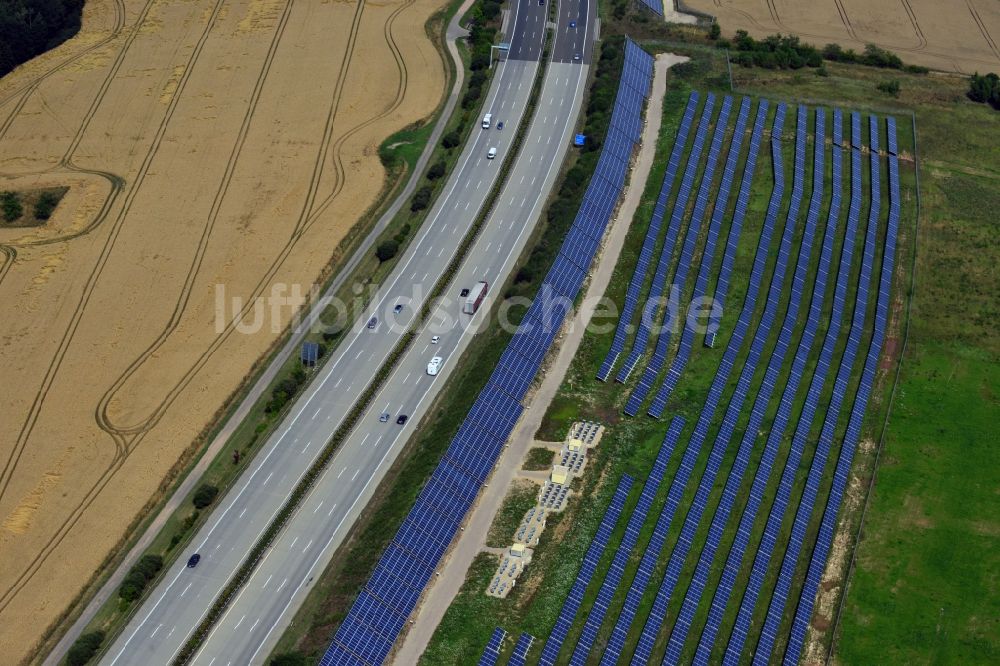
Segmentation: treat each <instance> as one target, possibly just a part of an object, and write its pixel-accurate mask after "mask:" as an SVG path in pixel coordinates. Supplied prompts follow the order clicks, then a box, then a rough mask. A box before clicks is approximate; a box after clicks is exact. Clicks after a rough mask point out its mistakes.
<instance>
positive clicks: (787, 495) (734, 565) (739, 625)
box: [698, 111, 862, 663]
mask: <svg viewBox="0 0 1000 666" xmlns="http://www.w3.org/2000/svg"><path fill="white" fill-rule="evenodd" d="M834 113H835V115H834V136H835V138H836V134H837V131H836V130H837V126H838V124H839V122H840V118H839V114H838V113H837V112H836V111H835V112H834ZM854 115H856V114H854ZM851 125H852V141H851V145H852V148H853V150H852V151H851V203H850V208H849V212H848V217H847V227H846V231H845V236H844V245H843V248H842V250H841V261H840V267H839V270H838V273H837V284H836V289H835V293H834V299H833V308H832V311H831V316H830V324H829V326H828V328H827V332H826V336H825V338H824V340H823V347H822V349H821V351H820V356H819V360H818V362H817V365H816V368H815V370H814V371H813V376H812V379H811V380H810V385H809V389H808V392H807V394H806V399H805V403H804V405H803V408H802V413H801V415H800V416H799V421H798V423H797V425H796V428H795V433H794V435H793V437H792V444H791V447H790V448H789V453H788V457H787V459H786V461H785V467H784V471H783V472H782V475H781V479H780V481H779V484H778V488H777V491H776V493H775V499H774V502H773V504H772V506H771V510H770V513H769V514H768V519H767V524H766V526H765V528H764V533H763V535H762V536H761V541H760V543H759V544H758V547H757V552H756V554H755V556H754V562H753V568H752V571H751V573H750V578H749V581H748V582H747V587H746V589H745V591H744V593H743V599H742V601H741V604H740V609H739V612H738V615H737V618H736V623H735V626H734V628H733V630H732V633H731V635H730V638H729V643H728V646H727V649H726V658H727V659H730V660H731V663H732V661H735V660H738V659H739V657H740V654H741V652H742V650H743V645H744V644H745V642H746V637H747V634H748V632H749V630H750V620H751V618H752V615H753V610H754V608H755V606H756V603H757V598H758V596H759V594H760V589H761V587H762V586H763V584H764V582H765V576H766V572H767V568H768V564H769V562H770V559H771V555H772V553H773V550H774V547H775V544H776V543H777V540H778V537H779V535H780V528H781V522H782V519H783V517H784V514H785V510H786V508H787V506H788V503H789V502H790V500H791V492H792V484H793V482H794V480H795V475H796V472H797V471H798V468H799V461H800V460H801V457H802V453H803V451H804V448H805V445H806V442H807V440H808V436H809V431H810V430H811V429H812V422H813V419H814V418H815V414H816V411H817V410H818V409H819V400H820V395H821V393H822V391H823V386H824V385H825V383H826V379H827V375H828V373H829V369H830V367H831V366H832V363H833V353H834V350H835V347H836V345H837V339H838V337H839V333H840V327H841V321H842V319H843V315H844V308H845V301H846V295H847V289H848V286H849V280H850V270H851V262H852V260H853V246H854V238H855V234H856V231H857V228H858V224H859V221H860V215H861V200H862V180H861V160H862V155H861V151H860V142H861V137H860V125H859V124H858V123H856V122H854V118H853V117H852V123H851ZM765 484H766V478H762V480H761V481H760V482H757V481H756V480H755V484H754V485H755V486H756V488H755V489H752V490H751V494H750V500H749V501H748V505H747V508H746V509H745V510H744V513H743V516H742V518H741V519H740V525H739V528H738V529H737V534H736V537H735V542H734V543H735V544H737V545H738V546H739V547H740V548H743V549H745V548H746V547H747V546H748V545H749V538H750V532H751V529H752V527H753V523H754V520H755V516H754V515H752V514H753V513H755V511H756V509H757V508H759V505H760V502H761V501H762V497H761V495H760V494H761V493H763V488H764V485H765ZM755 491H756V492H755ZM741 559H742V558H741V556H739V555H738V554H737V552H736V547H735V546H734V548H733V550H731V551H730V554H729V558H728V559H727V562H726V568H725V569H724V571H723V581H725V582H726V583H727V585H728V586H731V585H732V583H731V582H729V581H735V577H736V573H737V571H738V569H739V566H740V560H741ZM721 585H722V584H721V583H720V589H719V590H717V593H716V596H715V598H714V599H713V601H712V608H711V610H710V611H709V615H710V617H712V618H718V620H716V621H721V617H722V614H723V612H724V610H725V605H726V602H727V600H726V599H725V598H723V596H722V592H724V590H723V589H722V588H721ZM710 630H714V631H716V632H717V631H718V625H717V624H715V623H710V624H708V625H706V628H705V631H704V632H703V634H702V637H701V640H700V641H699V646H698V652H699V654H704V655H705V656H706V657H707V655H708V653H709V652H710V650H711V643H712V642H713V641H710V640H709V638H710V636H709V635H708V632H709V631H710Z"/></svg>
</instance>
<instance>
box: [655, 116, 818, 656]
mask: <svg viewBox="0 0 1000 666" xmlns="http://www.w3.org/2000/svg"><path fill="white" fill-rule="evenodd" d="M804 111H805V110H804V108H802V107H800V108H799V118H800V128H802V127H804V126H805V122H804V120H805V118H804ZM800 136H801V135H800ZM815 136H816V139H815V142H814V146H813V148H814V150H813V187H812V194H811V197H810V200H809V210H808V213H807V217H806V229H805V232H804V234H803V239H802V246H801V248H800V250H799V258H798V264H797V265H796V269H795V275H794V279H793V286H792V298H791V299H790V300H789V303H788V309H787V310H786V312H785V318H784V321H783V322H782V325H781V330H780V332H779V335H778V340H777V343H776V344H775V347H774V349H773V350H772V352H771V356H770V358H769V360H768V364H767V370H766V371H765V374H764V380H763V382H762V383H761V386H760V389H759V391H758V393H757V396H756V398H755V399H754V404H753V408H752V410H751V414H750V420H749V422H748V424H747V426H746V427H745V429H744V434H743V437H742V439H741V441H740V445H739V449H738V451H737V454H736V459H735V460H734V462H733V467H732V468H731V469H730V473H729V476H728V478H727V480H726V486H725V489H724V491H723V494H722V498H721V500H720V502H719V506H718V507H717V509H716V513H715V515H714V516H713V518H712V524H711V526H710V528H709V533H708V538H707V540H706V542H705V545H704V547H703V549H702V551H701V555H700V557H699V560H698V566H697V568H696V570H695V574H694V577H693V578H692V581H691V585H690V586H689V587H688V590H687V593H686V594H685V596H684V602H683V604H682V606H681V611H680V613H679V614H678V617H677V621H676V622H675V624H674V628H673V630H672V632H671V634H670V639H669V642H668V644H667V658H668V659H671V658H672V659H679V658H680V653H681V651H682V649H683V646H684V642H685V640H686V639H687V634H688V630H689V629H690V627H691V623H692V622H693V621H694V614H695V612H696V610H697V607H698V603H699V601H700V599H701V593H702V591H703V590H704V588H705V585H706V584H707V583H708V575H709V571H710V568H711V564H712V560H713V558H714V556H715V552H716V550H717V549H718V547H719V543H720V541H721V539H722V533H723V530H724V528H725V525H726V522H727V521H728V520H729V512H730V511H731V510H732V507H733V504H734V503H735V501H736V495H737V493H738V491H739V488H740V485H741V483H742V480H743V474H744V473H745V471H746V469H747V467H748V466H749V464H750V454H751V451H752V449H753V445H754V442H755V441H756V439H757V436H758V433H759V432H760V429H761V428H762V426H763V423H764V417H765V413H766V410H767V406H768V403H769V402H770V400H771V396H772V394H773V391H774V388H775V387H776V386H777V382H778V378H779V374H780V371H781V367H782V365H783V363H784V359H785V356H786V354H787V351H788V348H789V347H790V346H791V343H792V335H793V331H794V328H795V323H796V320H797V319H798V310H799V298H798V297H797V295H798V294H801V293H802V291H803V288H804V286H805V280H806V277H807V273H808V268H809V267H808V262H809V257H810V254H811V243H812V238H813V236H814V234H815V230H816V225H817V222H818V219H819V213H820V205H821V203H822V199H823V175H824V151H825V133H824V114H823V110H822V109H819V110H817V112H816V134H815ZM833 221H834V223H835V222H836V216H834V218H833ZM834 237H835V228H833V227H830V226H828V227H827V230H826V234H825V239H824V242H823V249H822V252H821V258H820V264H819V266H818V271H817V277H816V281H815V283H814V286H813V292H812V307H811V308H810V324H812V323H813V320H814V315H815V323H817V324H818V316H819V314H820V312H821V310H822V301H823V297H824V294H825V291H826V276H827V273H828V271H829V264H830V258H831V256H832V253H833V242H834ZM772 287H773V284H772ZM771 305H772V301H770V300H769V301H768V309H771ZM766 319H768V313H767V312H766V311H765V314H764V316H763V318H762V320H761V322H762V326H763V324H764V321H765V320H766ZM768 326H769V325H768ZM807 326H808V325H807ZM765 330H766V329H765ZM807 335H808V333H806V334H804V336H803V341H802V342H803V343H804V344H805V351H804V353H803V348H802V347H801V346H800V348H799V350H798V352H797V354H796V359H797V360H798V359H799V358H800V357H801V361H802V363H803V364H804V363H805V360H806V357H807V356H808V350H809V348H810V347H809V345H810V342H809V341H808V339H807V337H806V336H807ZM762 347H763V341H761V339H760V331H758V337H757V338H755V340H754V343H753V346H752V348H751V351H750V354H749V355H748V359H747V365H746V366H745V367H744V372H743V373H742V374H741V376H740V382H739V384H738V385H737V388H736V392H735V393H734V400H733V401H731V402H730V405H729V409H728V410H727V413H726V418H725V419H724V421H723V425H722V427H721V429H720V431H719V437H720V438H722V437H723V436H725V437H726V439H725V440H723V446H725V442H726V441H727V440H728V437H729V435H730V434H731V433H732V430H733V426H734V425H735V422H736V418H737V417H738V415H739V411H740V409H742V406H741V405H739V406H737V407H736V410H735V412H733V411H732V410H733V407H734V404H735V403H736V402H737V401H736V400H735V397H736V396H737V395H740V396H741V397H740V399H739V402H740V403H742V401H743V396H745V395H746V391H742V392H741V386H742V385H743V384H744V379H746V386H747V387H749V380H750V378H751V377H752V372H753V371H752V370H750V373H751V375H750V376H747V375H746V372H747V370H748V369H750V368H751V366H752V365H754V366H755V365H756V357H759V353H760V351H762ZM800 376H801V372H799V373H798V375H796V366H795V365H794V364H793V368H792V373H791V375H790V378H789V383H788V384H787V385H786V387H785V395H786V396H788V397H789V398H791V397H794V395H795V392H796V391H797V389H798V379H799V377H800ZM775 427H777V421H776V426H775ZM782 428H783V426H782ZM773 434H774V431H773V430H772V438H773ZM780 438H781V435H780V434H779V435H778V437H777V440H780ZM718 447H719V439H717V440H716V448H713V451H712V455H711V456H710V457H709V463H708V467H707V468H706V471H705V477H703V480H702V485H701V486H700V487H699V489H698V495H696V497H695V501H694V507H693V508H692V510H691V513H689V514H688V516H689V518H690V517H691V515H692V514H693V513H697V512H700V511H702V510H703V507H704V506H705V504H706V503H707V499H708V492H709V490H710V489H711V487H712V486H713V485H714V483H715V476H714V475H715V474H717V473H718V468H719V465H721V460H722V454H723V453H724V448H723V449H722V450H720V449H719V448H718ZM710 472H711V475H710ZM706 482H707V484H706ZM699 500H701V501H699ZM696 525H697V524H696V523H695V526H696ZM686 528H687V524H685V529H686ZM682 534H683V532H682ZM691 536H692V538H693V529H692V531H691ZM681 561H682V562H683V560H681ZM668 571H669V565H668ZM710 621H711V620H710Z"/></svg>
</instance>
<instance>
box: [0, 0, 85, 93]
mask: <svg viewBox="0 0 1000 666" xmlns="http://www.w3.org/2000/svg"><path fill="white" fill-rule="evenodd" d="M83 2H84V0H3V2H0V76H4V75H5V74H7V73H8V72H9V71H11V70H12V69H14V68H15V67H17V66H18V65H20V64H21V63H22V62H27V61H28V60H31V59H32V58H34V57H35V56H37V55H38V54H40V53H44V52H45V51H47V50H48V49H52V48H55V47H56V46H58V45H59V44H61V43H62V42H64V41H65V40H67V39H69V38H70V37H72V36H73V35H75V34H76V32H77V31H78V30H79V29H80V15H81V12H82V10H83Z"/></svg>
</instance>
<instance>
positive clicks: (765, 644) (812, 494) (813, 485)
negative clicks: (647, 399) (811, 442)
mask: <svg viewBox="0 0 1000 666" xmlns="http://www.w3.org/2000/svg"><path fill="white" fill-rule="evenodd" d="M868 120H869V145H870V148H871V150H870V152H869V162H870V169H871V191H872V192H873V193H876V194H874V195H872V196H871V197H870V198H869V204H870V209H869V216H868V231H867V234H866V235H871V236H872V237H873V239H874V238H875V237H876V236H877V230H878V220H879V214H880V210H879V209H880V201H881V197H880V196H879V195H878V193H880V192H881V175H880V174H881V163H880V159H881V158H880V156H879V153H878V150H879V141H878V118H877V117H875V116H869V118H868ZM874 245H875V242H873V243H872V247H871V252H869V247H868V244H867V242H866V245H865V253H864V259H863V262H862V267H861V280H860V282H859V283H858V292H859V294H860V293H861V292H864V299H865V300H864V303H863V304H862V305H861V308H860V311H856V312H855V317H854V320H853V321H852V322H851V333H850V336H849V337H848V340H847V346H846V349H845V351H844V359H845V360H846V359H849V360H850V364H849V366H848V367H846V368H845V367H844V365H842V366H841V368H840V371H843V375H842V376H841V372H840V371H838V377H837V383H836V384H835V385H834V389H833V393H834V395H835V396H836V398H837V402H836V410H830V411H831V412H832V411H836V412H837V414H838V415H839V413H840V409H841V405H842V404H843V401H844V400H846V399H847V398H848V395H847V391H848V388H849V387H848V382H849V381H850V374H851V368H852V367H853V365H854V359H855V357H856V356H857V352H858V348H859V346H860V344H861V339H862V337H863V336H864V331H865V314H864V313H865V310H866V309H867V304H868V296H869V292H870V284H869V283H870V281H871V273H872V270H873V267H874V266H873V264H874V260H875V252H874ZM841 379H842V380H843V381H842V382H841ZM838 389H839V390H838ZM838 394H839V395H838ZM831 404H833V401H831ZM829 415H830V413H829V412H828V417H829ZM827 425H828V424H827V423H824V424H823V426H824V427H823V430H822V431H821V433H820V439H819V442H818V443H817V445H816V452H815V453H814V457H813V467H810V470H809V477H807V479H806V489H805V491H803V494H802V499H801V500H800V501H799V508H798V511H796V516H795V522H794V523H793V524H792V532H791V536H790V538H789V543H788V547H787V549H786V551H785V558H784V559H783V560H782V563H781V571H780V572H779V573H778V581H777V583H776V584H775V588H774V592H773V593H772V594H771V603H770V605H769V606H768V609H767V617H766V618H765V620H764V626H763V628H762V629H761V636H760V638H759V639H758V641H757V650H756V654H757V656H758V657H759V656H760V655H762V654H765V655H768V656H769V655H770V654H771V652H772V651H773V649H774V643H775V641H776V639H777V635H778V631H779V629H780V626H781V617H782V615H783V614H784V611H785V604H786V602H787V600H788V595H789V593H790V590H791V585H792V578H793V576H794V573H795V565H796V564H797V562H798V557H799V553H800V552H801V550H802V546H803V545H804V543H803V542H804V539H805V533H806V528H807V526H808V522H809V519H810V518H811V517H812V512H813V506H814V504H815V501H816V494H817V491H818V490H819V483H820V479H821V477H822V475H823V467H825V465H826V460H827V458H828V457H829V454H830V447H831V446H832V444H833V437H834V430H835V428H836V421H833V422H832V423H830V424H829V427H827ZM816 467H818V469H817V468H816ZM834 483H835V484H836V480H835V481H834ZM758 663H762V662H760V661H758ZM763 663H766V662H763Z"/></svg>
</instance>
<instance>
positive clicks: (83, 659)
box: [66, 630, 104, 666]
mask: <svg viewBox="0 0 1000 666" xmlns="http://www.w3.org/2000/svg"><path fill="white" fill-rule="evenodd" d="M103 642H104V632H103V631H100V630H98V631H91V632H89V633H86V634H83V635H82V636H80V637H79V638H78V639H76V640H75V641H74V642H73V645H71V646H70V648H69V652H67V653H66V663H67V664H69V666H84V664H86V663H87V662H88V661H90V660H91V659H93V658H94V655H95V654H97V651H98V650H100V649H101V643H103Z"/></svg>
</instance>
